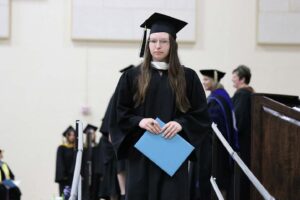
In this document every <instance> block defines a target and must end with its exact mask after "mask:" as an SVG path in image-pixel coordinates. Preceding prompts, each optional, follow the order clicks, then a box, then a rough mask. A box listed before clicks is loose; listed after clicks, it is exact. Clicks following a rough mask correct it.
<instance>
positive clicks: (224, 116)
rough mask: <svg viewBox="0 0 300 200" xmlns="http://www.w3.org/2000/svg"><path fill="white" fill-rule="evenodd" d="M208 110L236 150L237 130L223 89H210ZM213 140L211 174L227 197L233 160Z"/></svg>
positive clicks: (220, 144)
mask: <svg viewBox="0 0 300 200" xmlns="http://www.w3.org/2000/svg"><path fill="white" fill-rule="evenodd" d="M208 111H209V115H210V117H211V120H212V121H213V122H214V123H216V124H217V127H218V129H219V130H220V132H221V133H222V134H223V136H224V137H225V139H226V140H227V142H228V143H229V144H230V146H231V147H232V148H233V149H234V150H236V151H238V148H239V145H238V139H237V130H236V128H235V124H234V113H233V105H232V102H231V99H230V97H229V95H228V93H227V92H226V91H225V90H224V89H217V90H214V91H212V93H211V95H210V96H209V97H208ZM214 137H215V138H214V141H213V175H214V176H215V177H216V181H217V184H218V186H219V188H220V189H221V190H226V191H227V199H230V197H231V195H232V190H231V189H232V183H233V182H232V181H233V166H234V165H233V164H234V162H233V160H232V159H231V157H230V155H229V153H228V152H227V150H226V149H225V147H224V146H223V144H222V143H221V142H220V141H219V139H217V137H216V136H214Z"/></svg>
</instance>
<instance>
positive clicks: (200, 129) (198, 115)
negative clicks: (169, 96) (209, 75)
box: [174, 70, 211, 148]
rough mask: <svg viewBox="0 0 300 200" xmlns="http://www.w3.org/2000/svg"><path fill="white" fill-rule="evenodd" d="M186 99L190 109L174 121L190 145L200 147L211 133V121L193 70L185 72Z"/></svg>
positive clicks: (197, 78) (200, 86)
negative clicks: (179, 126) (180, 127)
mask: <svg viewBox="0 0 300 200" xmlns="http://www.w3.org/2000/svg"><path fill="white" fill-rule="evenodd" d="M185 74H186V76H185V77H186V83H187V84H186V88H187V97H188V100H189V102H190V104H191V108H190V109H189V110H188V111H187V112H186V113H182V114H181V115H180V116H179V117H177V118H175V119H174V121H176V122H178V123H179V124H180V125H181V126H182V128H183V131H184V132H185V134H186V135H187V137H188V139H189V141H190V142H191V144H192V145H193V146H194V147H196V148H198V147H200V145H201V143H202V140H203V138H204V137H205V136H206V135H207V134H209V133H211V121H210V118H209V115H208V110H207V100H206V96H205V92H204V90H203V87H202V84H201V82H200V80H199V77H198V76H197V74H196V72H195V71H193V70H186V71H185Z"/></svg>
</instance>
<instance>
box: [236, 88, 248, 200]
mask: <svg viewBox="0 0 300 200" xmlns="http://www.w3.org/2000/svg"><path fill="white" fill-rule="evenodd" d="M252 93H253V89H252V88H251V87H247V88H241V89H239V90H237V91H236V92H235V94H234V96H233V97H232V102H233V106H234V111H235V116H236V123H237V128H238V130H239V143H240V156H241V159H242V160H243V161H244V163H245V164H246V165H247V166H248V167H250V145H251V143H250V141H251V95H252ZM249 187H250V181H249V179H248V178H247V177H246V176H245V175H244V173H241V183H240V198H241V199H245V200H247V199H249V198H250V189H249Z"/></svg>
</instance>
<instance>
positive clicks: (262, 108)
mask: <svg viewBox="0 0 300 200" xmlns="http://www.w3.org/2000/svg"><path fill="white" fill-rule="evenodd" d="M295 106H297V107H298V108H300V101H299V97H297V96H287V95H275V94H254V95H253V96H252V110H251V112H252V113H251V116H252V117H251V118H252V125H251V128H252V130H251V171H252V172H253V173H254V175H255V176H256V177H257V178H258V180H259V181H260V182H261V183H262V184H263V185H264V186H265V188H266V189H267V190H268V191H269V193H270V194H271V195H272V196H274V197H275V198H276V199H279V200H281V199H285V200H294V199H300V111H297V110H296V109H295V108H293V107H295ZM260 199H263V198H262V197H261V196H260V194H259V193H258V192H257V190H256V189H255V188H254V187H253V186H252V185H251V200H260Z"/></svg>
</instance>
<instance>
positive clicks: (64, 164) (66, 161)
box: [55, 126, 76, 195]
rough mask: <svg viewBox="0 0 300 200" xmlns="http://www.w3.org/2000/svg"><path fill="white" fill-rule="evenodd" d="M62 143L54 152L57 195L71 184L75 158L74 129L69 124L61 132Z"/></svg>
mask: <svg viewBox="0 0 300 200" xmlns="http://www.w3.org/2000/svg"><path fill="white" fill-rule="evenodd" d="M62 135H63V137H64V138H65V139H64V141H63V144H61V145H59V147H58V148H57V154H56V172H55V182H56V183H58V185H59V195H62V193H63V190H64V188H65V187H66V186H70V187H71V185H72V179H73V173H74V165H75V160H76V151H75V139H76V136H75V129H74V128H73V127H72V126H69V127H68V128H67V129H66V130H65V131H64V132H63V133H62Z"/></svg>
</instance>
